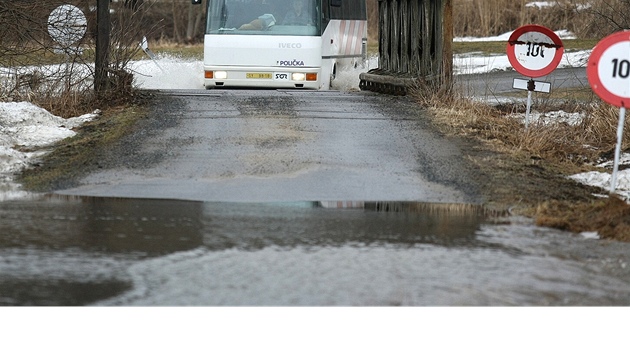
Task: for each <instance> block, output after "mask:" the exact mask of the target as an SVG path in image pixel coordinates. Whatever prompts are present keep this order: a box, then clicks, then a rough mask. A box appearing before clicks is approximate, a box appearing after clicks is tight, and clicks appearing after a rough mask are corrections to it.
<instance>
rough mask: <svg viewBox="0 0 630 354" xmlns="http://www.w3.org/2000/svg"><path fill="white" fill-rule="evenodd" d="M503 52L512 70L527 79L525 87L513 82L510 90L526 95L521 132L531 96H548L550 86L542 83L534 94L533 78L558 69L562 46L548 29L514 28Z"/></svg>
mask: <svg viewBox="0 0 630 354" xmlns="http://www.w3.org/2000/svg"><path fill="white" fill-rule="evenodd" d="M506 51H507V55H508V60H509V61H510V64H512V67H513V68H514V70H516V71H517V72H518V73H520V74H522V75H525V76H528V77H530V80H529V81H526V83H527V84H526V86H525V87H522V86H523V85H522V82H521V81H518V82H517V81H516V80H517V79H515V80H514V86H513V87H514V88H517V89H526V90H527V91H528V92H527V111H526V113H525V129H527V128H528V126H529V113H530V110H531V105H532V92H534V91H537V92H547V93H549V91H550V90H551V84H549V83H543V82H541V83H540V84H541V85H540V89H539V90H537V87H539V83H538V82H536V81H534V79H533V78H535V77H540V76H545V75H548V74H550V73H551V72H552V71H554V70H555V69H556V68H557V67H558V64H560V60H562V54H563V53H564V46H563V45H562V41H561V40H560V37H558V35H556V34H555V33H554V32H553V31H552V30H550V29H549V28H546V27H543V26H539V25H525V26H521V27H519V28H517V29H516V30H515V31H514V32H513V33H512V35H510V38H509V39H508V44H507V48H506ZM522 81H524V80H522ZM547 84H548V87H547ZM545 90H546V91H545Z"/></svg>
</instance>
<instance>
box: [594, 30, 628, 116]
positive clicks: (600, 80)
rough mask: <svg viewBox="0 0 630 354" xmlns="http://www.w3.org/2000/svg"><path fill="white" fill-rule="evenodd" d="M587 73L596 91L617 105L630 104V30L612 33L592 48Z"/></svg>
mask: <svg viewBox="0 0 630 354" xmlns="http://www.w3.org/2000/svg"><path fill="white" fill-rule="evenodd" d="M586 76H587V77H588V82H589V83H590V84H591V88H592V89H593V91H594V92H595V93H596V94H597V95H598V96H599V97H601V98H602V100H604V101H605V102H608V103H610V104H612V105H615V106H617V107H628V106H630V31H622V32H617V33H613V34H611V35H610V36H608V37H606V38H604V39H602V40H601V41H600V42H599V43H597V45H596V46H595V48H593V52H591V56H590V57H589V58H588V64H587V66H586Z"/></svg>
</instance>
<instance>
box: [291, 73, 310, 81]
mask: <svg viewBox="0 0 630 354" xmlns="http://www.w3.org/2000/svg"><path fill="white" fill-rule="evenodd" d="M291 80H293V81H304V80H306V74H304V73H292V74H291Z"/></svg>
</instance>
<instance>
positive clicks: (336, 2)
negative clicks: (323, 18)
mask: <svg viewBox="0 0 630 354" xmlns="http://www.w3.org/2000/svg"><path fill="white" fill-rule="evenodd" d="M330 6H334V7H341V0H330Z"/></svg>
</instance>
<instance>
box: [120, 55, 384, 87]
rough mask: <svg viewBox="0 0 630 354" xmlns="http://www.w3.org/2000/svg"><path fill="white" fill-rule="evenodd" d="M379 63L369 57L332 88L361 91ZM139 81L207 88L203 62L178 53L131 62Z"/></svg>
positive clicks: (342, 75) (151, 84)
mask: <svg viewBox="0 0 630 354" xmlns="http://www.w3.org/2000/svg"><path fill="white" fill-rule="evenodd" d="M377 65H378V60H377V58H376V57H372V58H370V59H369V60H368V62H367V64H366V65H365V66H363V67H361V66H359V67H357V68H353V69H348V70H343V71H340V72H339V73H338V74H337V78H336V79H335V80H334V82H333V84H332V87H331V89H333V90H339V91H358V90H359V74H360V73H362V72H366V71H368V70H369V69H371V68H374V67H376V66H377ZM131 70H132V71H133V72H134V76H135V84H136V85H137V86H138V87H139V88H143V89H154V90H160V89H175V90H176V89H203V88H204V86H203V61H201V60H195V59H183V58H177V57H174V56H168V55H165V56H158V57H157V59H156V60H155V61H153V60H139V61H135V62H133V63H131Z"/></svg>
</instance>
